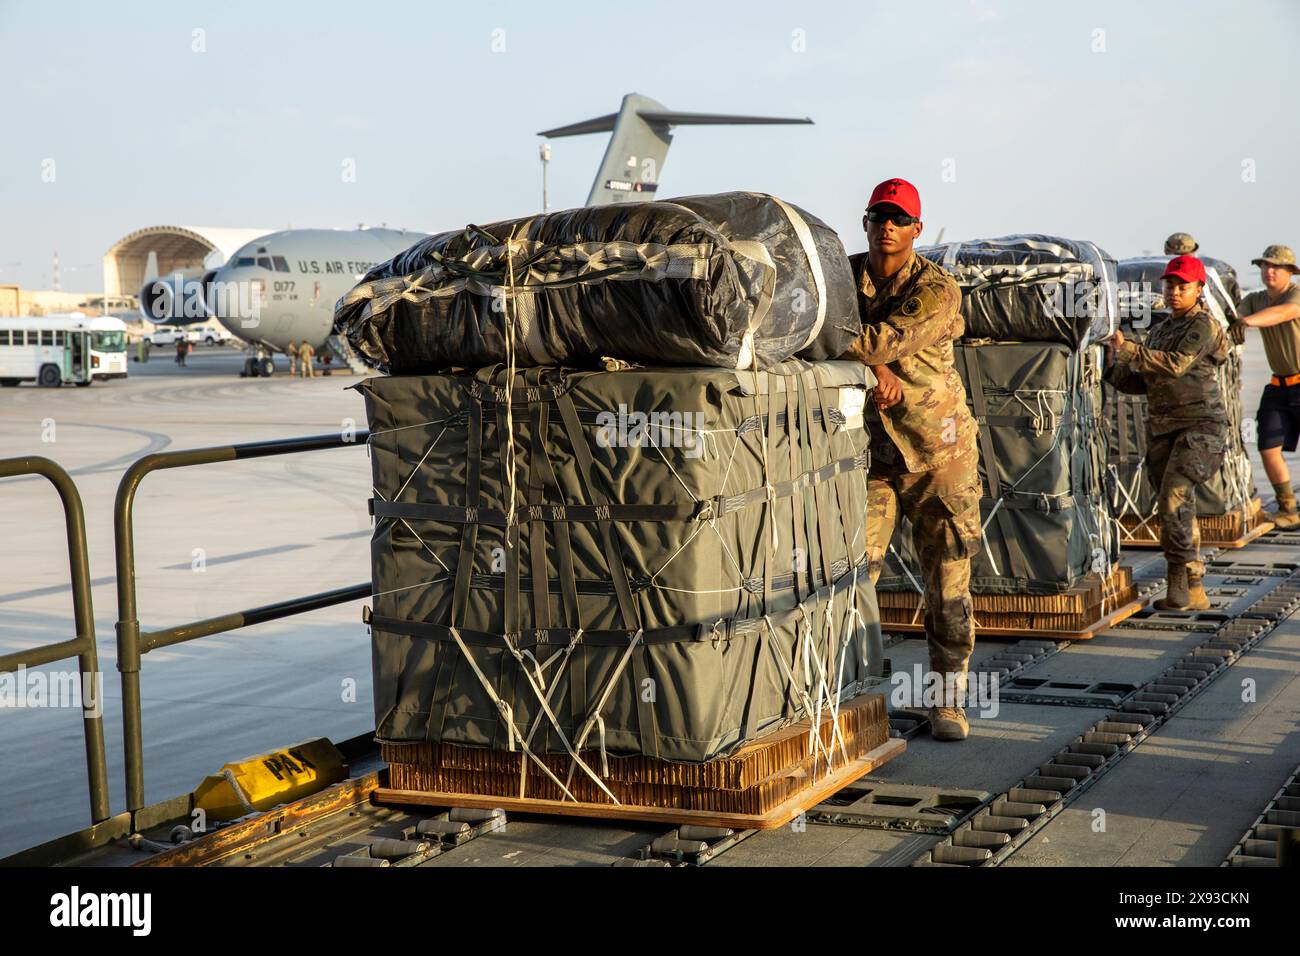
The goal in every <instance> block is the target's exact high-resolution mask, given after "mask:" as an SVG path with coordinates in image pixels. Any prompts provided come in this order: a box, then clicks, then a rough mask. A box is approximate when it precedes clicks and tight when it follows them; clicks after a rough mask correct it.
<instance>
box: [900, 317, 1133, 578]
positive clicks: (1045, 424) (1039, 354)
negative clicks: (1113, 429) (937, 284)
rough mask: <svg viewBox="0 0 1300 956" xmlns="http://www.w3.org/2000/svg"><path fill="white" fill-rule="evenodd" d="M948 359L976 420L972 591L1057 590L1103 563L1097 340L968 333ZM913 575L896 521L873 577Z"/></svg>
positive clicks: (1105, 528) (1110, 544)
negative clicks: (889, 547) (1074, 342)
mask: <svg viewBox="0 0 1300 956" xmlns="http://www.w3.org/2000/svg"><path fill="white" fill-rule="evenodd" d="M955 362H956V366H957V370H958V371H959V372H960V374H961V377H962V382H963V384H964V385H965V386H966V396H967V402H968V404H969V405H970V407H971V410H972V412H973V413H974V415H975V419H976V421H977V422H978V423H979V428H980V441H979V472H980V479H981V484H982V487H983V495H982V497H981V500H980V516H981V519H982V522H983V526H984V536H983V541H982V543H981V548H980V552H979V553H978V554H977V555H976V556H975V557H974V558H972V561H971V592H972V593H975V594H1055V593H1059V592H1061V591H1065V590H1067V589H1069V588H1071V587H1073V586H1074V585H1076V584H1077V583H1078V581H1079V579H1080V578H1082V577H1083V576H1084V575H1085V574H1087V573H1089V572H1090V571H1097V572H1100V573H1103V574H1106V573H1109V571H1110V569H1111V567H1112V566H1113V565H1114V564H1115V563H1117V562H1118V560H1119V535H1118V531H1117V527H1116V525H1115V521H1114V518H1113V517H1112V516H1111V513H1110V508H1109V506H1108V503H1107V498H1106V493H1105V489H1106V484H1105V480H1104V476H1105V468H1106V458H1105V455H1106V446H1105V437H1106V436H1105V432H1104V429H1103V427H1102V423H1101V397H1102V392H1101V348H1100V347H1099V346H1090V347H1088V348H1085V349H1082V350H1079V349H1072V348H1070V347H1069V346H1066V345H1061V344H1058V343H1055V342H1018V343H1017V342H977V341H970V340H968V341H965V342H963V343H961V344H960V345H958V346H956V349H955ZM909 572H910V574H909ZM920 580H921V575H920V571H919V568H918V566H917V562H916V558H915V554H914V552H913V549H912V547H911V526H910V524H909V523H908V522H906V521H903V522H900V527H899V530H898V531H897V532H896V533H895V535H894V545H893V553H891V554H890V555H889V556H888V558H887V560H886V564H885V569H884V571H883V573H882V575H881V578H880V581H879V583H878V587H879V589H880V590H882V591H886V590H888V591H908V590H916V588H917V584H916V583H914V582H919V581H920Z"/></svg>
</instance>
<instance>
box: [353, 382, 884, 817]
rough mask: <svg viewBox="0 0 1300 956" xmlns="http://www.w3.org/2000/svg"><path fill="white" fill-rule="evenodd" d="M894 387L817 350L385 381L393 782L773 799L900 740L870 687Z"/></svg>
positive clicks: (384, 628)
mask: <svg viewBox="0 0 1300 956" xmlns="http://www.w3.org/2000/svg"><path fill="white" fill-rule="evenodd" d="M872 384H874V382H873V381H872V379H871V375H870V372H869V371H868V370H867V369H866V368H865V367H864V366H862V365H861V364H859V363H856V362H824V363H807V362H803V361H801V360H790V361H788V362H785V363H781V364H778V365H776V366H773V367H772V368H770V369H768V370H766V371H761V372H755V371H743V372H741V371H736V370H733V369H721V368H681V369H673V368H669V369H665V368H635V367H634V368H621V369H618V370H613V371H608V370H597V371H592V370H572V369H568V370H566V369H556V368H534V369H523V370H519V371H517V372H516V373H515V376H514V379H513V381H511V380H510V375H509V372H508V371H506V370H502V369H500V368H497V367H489V368H485V369H481V370H478V371H476V372H464V373H456V374H443V375H420V376H414V375H411V376H398V377H383V378H371V379H367V380H366V381H364V382H362V383H361V384H360V385H359V386H358V388H359V389H360V390H361V391H362V393H363V395H364V396H365V400H366V407H367V413H368V415H369V420H370V427H371V435H370V439H369V441H370V450H371V459H372V463H373V478H374V491H375V497H374V499H373V502H372V509H373V513H374V516H375V532H374V536H373V541H372V559H373V561H372V567H373V578H374V589H375V596H374V606H373V614H372V615H371V616H370V625H371V628H372V633H373V646H374V688H375V713H376V727H377V735H378V737H379V739H380V741H381V742H382V743H383V744H384V747H385V753H386V755H387V756H388V759H390V760H391V761H393V763H394V767H393V780H394V781H396V783H395V785H398V786H402V785H405V786H407V787H408V788H412V789H421V790H441V791H458V792H464V788H467V787H470V788H473V789H472V792H474V793H484V794H500V795H501V796H503V797H506V796H510V797H521V796H523V797H531V798H536V799H541V800H546V799H556V800H569V801H571V800H579V801H582V802H592V803H611V802H617V803H628V802H632V803H637V804H640V805H646V804H648V805H654V806H676V807H686V806H693V807H697V808H700V809H710V808H711V809H716V810H720V811H723V810H727V811H734V812H755V813H759V812H764V813H765V812H768V811H770V810H772V809H773V808H774V807H776V806H778V805H780V804H782V803H783V802H787V801H788V800H790V799H791V797H792V795H793V794H796V793H798V792H799V791H800V790H802V789H803V788H805V787H807V785H808V782H809V781H810V780H814V779H822V778H825V777H826V775H827V773H828V770H829V771H834V770H836V769H838V768H843V767H844V766H845V765H846V764H848V763H852V762H854V761H859V760H860V759H861V758H863V756H864V755H866V754H869V753H871V752H872V751H874V750H876V749H877V748H880V747H882V746H884V745H886V743H887V728H886V725H885V713H884V703H883V698H881V697H880V695H869V697H861V696H860V695H862V693H863V691H864V690H865V689H866V687H867V684H868V681H869V679H870V678H871V677H872V675H876V676H879V675H880V674H881V672H882V667H883V657H882V654H881V639H880V625H879V612H878V610H877V607H876V601H875V594H874V589H873V588H872V586H871V583H870V581H869V578H868V574H867V570H866V567H865V544H864V527H863V516H864V514H865V508H866V469H867V467H868V464H869V462H868V451H867V447H868V446H867V442H866V439H865V436H864V429H863V425H862V410H863V405H864V402H865V400H866V395H867V390H868V388H869V386H870V385H872ZM859 698H860V699H859ZM792 727H798V728H800V729H798V730H797V732H796V731H791V728H792ZM814 727H817V728H820V730H819V731H818V732H814V731H813V729H812V728H814ZM783 731H784V732H783ZM823 738H824V739H823ZM715 761H723V763H715ZM693 765H694V766H697V767H704V768H706V769H702V770H693V769H691V766H693ZM710 767H712V768H713V769H707V768H710ZM744 767H748V768H749V770H745V771H742V769H738V768H744ZM728 768H730V769H728ZM759 770H762V771H763V772H762V773H761V774H760V773H759V772H758V771H759ZM859 772H862V771H859ZM710 774H714V775H717V774H721V775H722V777H723V778H726V779H727V780H731V782H730V783H728V784H726V786H722V785H720V784H716V783H714V784H710V783H709V781H710V780H712V779H713V777H711V776H710ZM729 774H730V775H731V776H728V775H729ZM402 781H404V782H405V783H404V784H403V783H402ZM760 784H761V785H760Z"/></svg>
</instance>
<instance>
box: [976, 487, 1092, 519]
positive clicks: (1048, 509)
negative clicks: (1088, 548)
mask: <svg viewBox="0 0 1300 956" xmlns="http://www.w3.org/2000/svg"><path fill="white" fill-rule="evenodd" d="M980 503H981V504H986V505H989V506H990V507H992V506H993V505H995V504H997V501H996V499H993V498H981V499H980ZM1002 507H1003V508H1004V509H1010V510H1012V511H1038V512H1041V513H1043V514H1056V513H1057V512H1060V511H1069V510H1070V509H1071V508H1081V507H1086V502H1080V501H1079V499H1078V498H1077V497H1076V496H1074V495H1044V494H1034V493H1032V492H1028V491H1023V492H1021V491H1009V492H1007V493H1006V494H1005V495H1003V497H1002Z"/></svg>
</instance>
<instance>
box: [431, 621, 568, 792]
mask: <svg viewBox="0 0 1300 956" xmlns="http://www.w3.org/2000/svg"><path fill="white" fill-rule="evenodd" d="M448 630H449V631H450V632H451V636H452V637H453V638H454V639H455V641H456V646H457V647H459V648H460V652H461V653H462V654H463V655H465V660H466V661H468V662H469V666H470V668H471V669H472V670H473V671H474V674H475V676H476V677H478V682H479V683H480V684H481V685H482V686H483V690H484V691H486V692H487V695H488V698H489V699H490V700H491V701H492V703H493V704H495V705H496V708H497V711H498V712H499V713H500V714H501V719H502V720H504V721H505V722H506V733H507V737H506V742H507V745H508V746H507V749H508V750H510V751H511V752H513V751H514V750H515V742H516V740H517V741H518V743H519V749H520V750H522V751H523V752H524V754H525V755H526V756H527V757H528V759H530V760H531V761H532V762H533V763H535V764H537V766H538V767H539V768H541V771H542V773H544V774H546V776H548V777H549V778H550V779H551V780H552V782H554V783H555V785H556V786H557V787H559V788H560V790H561V791H562V792H563V793H564V795H565V796H566V797H568V798H569V799H570V800H572V801H573V802H574V803H577V802H578V798H577V797H575V796H574V795H573V794H572V793H570V792H569V788H568V787H566V786H565V785H564V784H563V783H561V782H560V778H559V777H557V776H556V775H555V774H553V773H551V768H550V767H548V766H546V764H545V763H543V762H542V760H541V759H540V758H539V757H538V756H537V755H536V754H535V753H533V751H532V748H530V747H529V746H528V742H527V741H526V740H525V739H524V737H523V735H522V734H520V733H519V728H518V727H516V726H515V714H514V710H513V709H512V708H511V706H510V705H509V704H508V703H506V702H505V701H504V700H502V699H501V697H500V696H499V695H498V694H497V692H496V690H495V689H494V688H493V687H492V683H491V682H490V681H489V680H488V679H487V677H485V676H484V674H483V671H482V670H480V669H479V666H478V662H477V661H475V660H474V657H473V655H472V654H470V652H469V648H468V647H466V646H465V642H464V641H463V640H462V639H461V636H460V632H459V631H458V630H456V628H454V627H450V628H448ZM524 673H525V674H527V671H526V670H525V671H524ZM570 780H572V776H570Z"/></svg>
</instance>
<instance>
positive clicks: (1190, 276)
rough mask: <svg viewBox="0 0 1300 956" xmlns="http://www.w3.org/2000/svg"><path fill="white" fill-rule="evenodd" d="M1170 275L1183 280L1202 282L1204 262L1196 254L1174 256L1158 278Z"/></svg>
mask: <svg viewBox="0 0 1300 956" xmlns="http://www.w3.org/2000/svg"><path fill="white" fill-rule="evenodd" d="M1170 276H1173V277H1174V278H1175V279H1182V280H1183V281H1184V282H1204V281H1205V263H1203V262H1201V260H1200V259H1198V258H1196V256H1174V257H1173V258H1172V259H1170V260H1169V263H1168V265H1166V266H1165V274H1164V275H1162V276H1161V277H1160V278H1161V279H1168V278H1169V277H1170Z"/></svg>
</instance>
